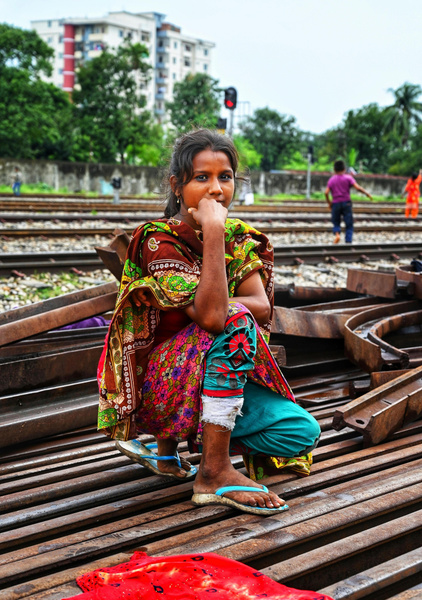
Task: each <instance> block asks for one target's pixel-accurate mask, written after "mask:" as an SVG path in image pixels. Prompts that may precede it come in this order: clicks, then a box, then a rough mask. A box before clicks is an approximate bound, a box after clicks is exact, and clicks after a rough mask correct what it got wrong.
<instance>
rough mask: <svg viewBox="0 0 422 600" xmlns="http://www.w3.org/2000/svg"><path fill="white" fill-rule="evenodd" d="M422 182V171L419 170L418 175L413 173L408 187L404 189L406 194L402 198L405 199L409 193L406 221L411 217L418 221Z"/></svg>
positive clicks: (405, 213)
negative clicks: (421, 185)
mask: <svg viewBox="0 0 422 600" xmlns="http://www.w3.org/2000/svg"><path fill="white" fill-rule="evenodd" d="M421 181H422V169H420V170H419V174H418V173H412V176H411V177H410V179H408V181H407V183H406V187H405V188H404V192H403V194H402V198H404V196H405V194H406V192H407V198H406V208H405V211H404V216H405V217H406V219H408V218H409V217H411V218H412V219H416V217H417V216H418V212H419V196H420V194H421V192H420V189H419V186H420V183H421Z"/></svg>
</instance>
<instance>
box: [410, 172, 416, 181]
mask: <svg viewBox="0 0 422 600" xmlns="http://www.w3.org/2000/svg"><path fill="white" fill-rule="evenodd" d="M411 178H412V179H413V181H415V179H417V178H418V174H417V173H416V171H414V172H413V173H412V175H411Z"/></svg>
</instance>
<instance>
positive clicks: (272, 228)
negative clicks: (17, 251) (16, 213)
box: [0, 221, 422, 240]
mask: <svg viewBox="0 0 422 600" xmlns="http://www.w3.org/2000/svg"><path fill="white" fill-rule="evenodd" d="M122 224H124V225H126V227H127V225H128V223H127V222H126V221H125V222H124V223H122V222H120V223H114V224H110V226H108V227H104V226H99V227H89V226H88V227H69V228H66V227H54V228H53V227H24V228H16V229H13V228H1V227H0V236H1V237H2V238H3V239H5V240H7V239H10V238H26V237H37V236H38V237H44V238H45V237H51V238H57V237H71V236H72V235H73V236H79V237H83V236H88V235H90V236H92V235H101V236H107V235H112V230H113V229H114V228H115V227H120V226H122ZM138 224H139V222H137V221H134V222H133V224H132V225H131V228H133V229H135V227H137V225H138ZM331 230H332V227H331V226H330V225H329V224H328V223H327V224H323V225H321V224H318V223H316V224H315V223H312V224H308V223H306V224H295V223H289V224H285V225H269V226H268V225H261V224H260V225H259V231H261V233H265V234H277V233H306V232H331ZM354 231H355V232H356V233H362V232H387V233H389V232H408V233H415V232H421V231H422V223H417V224H414V223H410V224H409V223H406V222H403V223H401V224H400V225H394V224H388V225H387V224H380V223H376V224H375V223H369V224H368V223H365V224H356V225H355V226H354Z"/></svg>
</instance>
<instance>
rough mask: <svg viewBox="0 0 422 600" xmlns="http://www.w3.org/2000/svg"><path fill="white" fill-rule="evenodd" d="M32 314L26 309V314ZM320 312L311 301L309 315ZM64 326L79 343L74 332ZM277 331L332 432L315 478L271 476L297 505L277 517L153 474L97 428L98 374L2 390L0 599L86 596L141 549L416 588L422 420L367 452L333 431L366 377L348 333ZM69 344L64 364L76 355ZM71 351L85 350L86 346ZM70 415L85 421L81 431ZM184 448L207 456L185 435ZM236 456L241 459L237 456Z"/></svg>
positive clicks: (327, 583) (360, 592)
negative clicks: (94, 576)
mask: <svg viewBox="0 0 422 600" xmlns="http://www.w3.org/2000/svg"><path fill="white" fill-rule="evenodd" d="M302 295H303V297H306V294H302ZM320 300H321V302H320V304H322V303H323V300H322V299H321V298H320ZM48 302H50V301H48ZM60 302H61V301H60V300H56V299H55V300H53V301H51V302H50V304H49V306H52V307H57V305H58V304H60ZM349 304H350V303H349ZM352 304H353V303H352ZM355 304H356V303H355ZM337 308H338V307H336V306H334V305H333V302H332V301H331V302H330V303H329V306H327V310H328V311H330V310H331V311H335V310H337ZM34 310H35V312H37V309H34V308H32V309H31V308H27V309H25V310H24V309H22V311H21V312H22V315H23V316H24V315H25V314H26V315H27V316H30V315H32V314H33V313H34ZM302 310H303V308H302ZM315 310H316V309H315V307H312V306H311V307H309V308H308V310H307V312H308V313H309V314H311V313H312V312H315ZM38 312H39V311H38ZM5 321H6V320H5ZM54 335H55V336H56V334H54ZM63 335H66V336H67V337H68V342H69V341H70V339H71V337H72V335H75V336H76V335H77V334H76V333H75V334H70V333H69V332H66V333H64V332H63ZM79 335H82V334H81V333H80V334H79ZM48 336H49V334H44V335H43V336H41V338H40V340H43V341H42V342H41V343H40V349H41V348H42V352H41V353H40V354H42V355H45V356H46V357H47V356H48V350H49V345H50V344H49V342H48V341H47V339H46V338H48ZM89 337H90V336H89V335H87V338H89ZM281 340H282V341H283V342H284V347H285V353H279V354H278V357H279V359H280V361H282V362H285V363H286V364H285V366H284V367H283V369H284V371H285V372H286V374H287V377H288V380H289V382H290V384H291V386H292V389H293V390H294V392H295V395H296V397H297V399H298V401H299V402H300V403H301V404H303V405H304V406H306V407H307V409H308V410H309V411H310V412H311V413H312V414H314V416H315V417H316V418H317V419H318V420H319V422H320V425H321V428H322V430H323V433H322V436H321V441H320V444H319V446H318V448H317V449H316V450H315V451H314V453H313V455H314V465H313V467H312V472H311V475H310V477H304V478H301V477H297V475H296V474H293V473H288V472H285V473H283V474H279V475H277V476H273V477H270V478H268V479H267V480H266V481H265V483H266V484H267V485H268V486H269V487H270V488H271V489H272V490H273V491H275V492H276V493H279V494H281V495H282V496H283V497H284V498H285V499H286V500H287V502H288V504H289V506H290V511H288V512H285V513H282V514H280V515H274V516H272V517H271V518H268V519H263V518H261V517H259V516H254V515H247V514H240V513H237V512H235V511H234V510H232V509H230V508H229V507H224V506H207V507H201V508H198V507H194V506H193V505H192V504H191V503H190V501H189V499H190V497H191V494H192V481H189V482H184V481H175V480H169V479H165V478H162V477H157V476H155V475H153V474H151V473H150V472H149V471H148V470H146V469H145V468H144V467H142V466H140V465H137V464H134V463H132V462H131V461H130V460H129V459H128V458H127V457H125V456H123V455H121V454H120V453H118V452H116V450H115V447H114V444H113V442H111V441H110V440H109V439H107V438H106V437H105V436H103V435H102V434H100V433H98V432H97V431H96V429H95V404H96V395H97V393H96V391H95V390H96V382H95V373H92V376H91V377H92V378H91V379H89V380H86V381H85V382H83V381H81V380H80V379H79V378H80V372H77V371H75V372H74V373H73V374H72V373H71V369H68V370H67V371H64V372H63V378H67V377H68V378H70V379H71V381H68V382H67V384H66V385H63V381H57V382H56V383H55V384H54V385H53V384H52V383H51V382H50V385H49V386H45V387H43V386H42V378H40V379H39V380H37V381H36V384H35V387H36V389H34V390H31V391H28V392H24V393H19V392H17V393H16V394H15V395H14V396H13V395H12V394H11V395H9V396H8V397H7V396H6V397H5V396H4V395H3V396H0V407H2V408H4V409H5V410H4V411H3V414H7V424H6V423H5V424H4V425H5V426H9V435H10V438H9V442H8V444H7V445H6V444H5V446H6V447H4V448H3V451H2V453H1V457H0V486H1V487H2V494H1V495H0V510H1V512H2V514H1V516H0V600H10V599H11V598H13V599H14V600H24V599H27V600H41V599H42V600H57V599H58V598H63V597H67V596H72V595H75V594H78V593H80V590H79V588H78V587H77V585H76V582H75V580H76V578H77V577H78V576H79V575H81V574H82V573H84V572H87V571H90V570H93V569H95V568H101V567H108V566H112V565H115V564H118V563H121V562H125V561H126V560H127V558H128V556H130V554H131V553H132V552H133V551H134V550H135V549H139V548H141V547H142V549H143V550H145V551H146V552H147V553H148V554H149V555H152V556H161V555H174V554H183V553H189V552H195V553H202V552H216V553H218V554H220V555H223V556H227V557H229V558H233V559H236V560H240V561H242V562H244V563H246V564H249V565H251V566H253V567H254V568H255V569H260V570H261V571H262V572H263V573H264V574H266V575H269V576H270V577H272V578H274V579H275V580H277V581H280V582H281V583H283V584H285V585H290V586H292V587H296V588H301V589H313V590H316V591H322V590H326V593H330V592H329V590H330V591H331V595H332V596H333V597H335V598H342V600H358V599H360V600H361V599H364V598H367V599H368V600H374V598H376V597H377V593H382V598H383V599H384V600H387V599H391V600H393V596H394V595H396V594H399V593H404V592H405V591H406V590H411V589H412V588H414V587H415V586H417V585H419V586H420V584H421V583H422V554H421V548H422V546H421V541H420V540H421V538H420V529H421V528H422V514H421V513H422V511H421V502H422V469H421V466H422V442H421V430H422V423H421V422H420V421H419V422H415V423H412V424H410V425H407V426H406V427H404V428H402V429H401V430H400V431H398V432H396V433H394V434H393V436H392V438H391V439H389V441H386V442H383V443H381V444H379V445H377V446H374V447H371V448H364V447H363V440H362V436H361V435H360V434H359V433H358V432H356V431H354V430H352V429H350V428H346V429H345V430H342V431H341V432H338V431H335V430H334V429H333V428H332V425H331V420H332V416H333V414H334V411H335V410H336V409H337V407H338V406H344V405H345V404H346V403H348V402H349V400H350V396H349V389H350V386H351V384H352V383H354V382H359V381H363V378H366V377H367V375H366V374H365V373H364V372H362V371H361V370H359V369H358V368H357V367H356V366H354V365H353V364H352V363H350V362H349V361H348V360H347V359H346V358H345V357H344V354H343V342H342V340H338V339H318V338H316V339H314V340H312V339H307V340H306V342H305V343H304V340H303V338H299V339H298V337H297V336H295V335H284V334H279V333H276V334H275V335H274V336H273V334H272V339H271V343H272V345H273V346H274V345H275V344H279V343H280V342H281ZM26 342H27V343H28V345H27V344H25V343H24V341H22V342H19V343H18V344H16V343H15V344H13V345H11V346H9V347H7V346H5V347H3V349H2V352H3V354H1V353H0V355H1V356H2V357H3V360H6V359H7V350H8V348H9V349H10V352H14V353H15V354H14V356H17V357H19V356H20V357H21V358H22V360H23V359H24V357H25V352H24V348H25V347H26V350H30V352H34V351H36V343H35V339H32V340H26ZM68 342H67V343H68ZM19 345H21V347H22V353H21V354H19V352H18V353H16V351H17V347H18V346H19ZM70 347H71V344H70V346H68V347H67V349H69V348H70ZM78 347H79V348H80V349H82V346H81V345H79V346H78ZM50 349H51V350H52V347H51V348H50ZM67 349H66V351H65V348H64V347H63V352H62V353H61V356H59V360H61V361H65V360H66V353H67ZM73 352H74V354H73V359H74V360H78V355H77V352H76V347H74V348H73ZM75 352H76V353H75ZM69 356H71V354H70V353H69ZM335 356H337V358H338V359H341V360H342V361H343V362H341V363H340V361H338V362H336V361H335V360H333V357H335ZM79 360H80V359H79ZM317 363H318V368H316V369H315V371H314V374H312V365H316V364H317ZM5 364H10V363H7V361H6V362H5ZM46 364H47V363H46ZM8 368H12V367H8ZM19 368H20V367H19ZM90 368H92V369H93V370H94V364H91V367H90ZM56 373H57V374H59V373H60V370H59V368H58V366H57V367H56ZM86 374H87V373H86ZM52 376H53V374H52ZM10 385H13V380H12V378H10ZM47 387H48V389H47ZM72 397H74V399H75V402H74V403H73V412H72V410H71V409H72ZM19 398H20V401H21V402H22V403H23V404H24V406H19ZM60 406H63V408H64V410H63V411H62V412H61V410H60ZM78 407H80V409H79V408H78ZM6 409H7V410H6ZM41 413H42V414H43V415H45V416H46V419H45V422H43V421H42V419H40V414H41ZM73 418H75V419H78V418H79V421H76V426H77V428H76V429H75V428H74V427H73V422H72V420H73ZM14 419H15V429H14V430H13V429H12V427H11V426H12V424H13V420H14ZM18 423H19V427H26V430H27V431H29V430H30V429H31V434H32V438H29V437H26V438H25V436H23V437H22V439H26V440H27V441H26V442H25V443H21V444H16V445H15V444H14V441H13V439H12V435H13V431H15V432H16V431H17V428H16V424H18ZM31 423H32V428H31ZM54 428H56V430H54ZM58 433H60V434H59V435H58ZM47 436H48V437H47ZM142 439H143V441H144V442H147V441H150V440H151V437H150V436H147V435H144V436H142ZM181 451H182V453H183V455H184V456H186V457H187V458H189V459H190V460H191V461H192V462H193V463H198V462H199V456H198V455H189V453H188V452H187V448H186V445H185V444H183V445H182V447H181ZM233 464H234V466H235V468H237V469H242V468H243V463H242V461H241V458H240V457H234V458H233ZM366 573H368V577H365V575H364V576H360V575H361V574H366ZM386 574H387V575H386ZM350 578H352V580H353V581H351V584H350V587H349V588H348V587H347V586H348V584H347V582H348V581H349V580H350ZM409 597H412V596H409Z"/></svg>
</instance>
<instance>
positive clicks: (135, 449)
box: [116, 440, 198, 481]
mask: <svg viewBox="0 0 422 600" xmlns="http://www.w3.org/2000/svg"><path fill="white" fill-rule="evenodd" d="M116 448H117V449H118V450H120V452H122V453H123V454H125V455H126V456H128V457H129V458H131V459H132V460H133V461H135V462H137V463H139V464H141V465H142V466H143V467H146V468H147V469H149V470H150V471H152V472H153V473H155V474H156V475H161V476H163V477H170V478H172V479H178V480H179V481H184V480H185V479H192V478H193V477H195V475H196V473H197V472H198V469H197V468H196V467H194V466H193V465H191V467H190V471H186V476H185V477H178V476H177V475H175V474H174V473H163V472H162V471H160V469H159V468H158V465H157V461H159V460H175V461H176V462H177V466H178V467H179V468H180V469H181V468H182V463H181V462H180V456H179V453H178V452H177V451H176V454H175V455H174V456H158V455H157V454H156V453H155V452H153V451H152V449H157V444H155V443H152V444H142V443H141V442H140V441H139V440H129V441H128V442H116Z"/></svg>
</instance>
